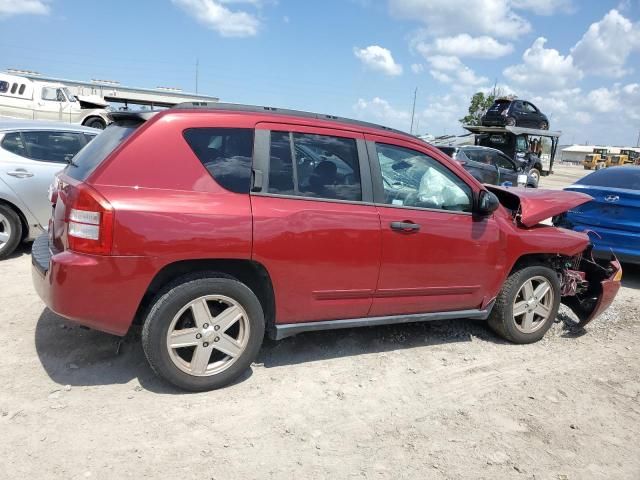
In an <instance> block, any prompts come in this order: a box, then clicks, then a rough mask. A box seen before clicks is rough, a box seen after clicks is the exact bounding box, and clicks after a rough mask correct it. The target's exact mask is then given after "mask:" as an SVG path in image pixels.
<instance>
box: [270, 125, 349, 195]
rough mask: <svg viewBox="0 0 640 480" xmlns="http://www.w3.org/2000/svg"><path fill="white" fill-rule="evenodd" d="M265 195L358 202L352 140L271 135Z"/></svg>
mask: <svg viewBox="0 0 640 480" xmlns="http://www.w3.org/2000/svg"><path fill="white" fill-rule="evenodd" d="M269 193H274V194H280V195H295V196H301V197H312V198H325V199H333V200H349V201H360V200H362V188H361V184H360V167H359V163H358V147H357V144H356V141H355V140H354V139H352V138H342V137H334V136H330V135H315V134H307V133H291V132H271V149H270V166H269Z"/></svg>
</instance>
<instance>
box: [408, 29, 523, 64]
mask: <svg viewBox="0 0 640 480" xmlns="http://www.w3.org/2000/svg"><path fill="white" fill-rule="evenodd" d="M414 48H415V49H416V50H417V51H418V52H420V53H422V54H423V55H434V54H437V55H455V56H457V57H475V58H499V57H503V56H505V55H508V54H510V53H511V52H512V51H513V45H511V44H509V43H500V42H499V41H497V40H496V39H494V38H492V37H489V36H486V35H483V36H480V37H472V36H471V35H469V34H467V33H461V34H459V35H456V36H454V37H440V38H436V39H434V40H433V41H432V42H430V43H426V42H420V41H418V42H416V43H415V45H414Z"/></svg>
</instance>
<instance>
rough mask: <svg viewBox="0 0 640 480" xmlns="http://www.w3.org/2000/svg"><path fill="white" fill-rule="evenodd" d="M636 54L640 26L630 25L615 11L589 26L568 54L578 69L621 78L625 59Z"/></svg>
mask: <svg viewBox="0 0 640 480" xmlns="http://www.w3.org/2000/svg"><path fill="white" fill-rule="evenodd" d="M637 50H640V22H638V23H636V24H633V23H632V22H631V21H630V20H629V19H627V18H625V17H624V16H622V15H621V14H620V12H618V11H617V10H611V11H610V12H609V13H607V14H606V15H605V16H604V17H603V18H602V20H600V21H599V22H595V23H592V24H591V26H590V27H589V29H588V30H587V32H586V33H585V34H584V36H583V37H582V39H580V41H579V42H578V43H577V44H576V45H575V47H573V49H572V50H571V54H572V55H573V58H574V59H575V63H576V65H577V66H578V67H580V68H582V69H584V70H585V71H587V72H589V73H593V74H597V75H602V76H609V77H622V76H624V75H626V74H627V73H629V71H630V70H629V69H626V68H625V63H626V61H627V58H628V57H629V55H630V54H631V53H632V52H633V51H637Z"/></svg>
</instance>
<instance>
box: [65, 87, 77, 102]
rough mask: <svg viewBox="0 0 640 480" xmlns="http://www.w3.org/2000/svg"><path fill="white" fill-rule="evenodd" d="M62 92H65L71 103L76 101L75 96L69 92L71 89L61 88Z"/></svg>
mask: <svg viewBox="0 0 640 480" xmlns="http://www.w3.org/2000/svg"><path fill="white" fill-rule="evenodd" d="M63 90H64V93H66V94H67V98H68V99H69V101H70V102H71V103H75V102H76V97H75V96H74V95H73V94H72V93H71V90H69V89H68V88H67V87H65V88H63Z"/></svg>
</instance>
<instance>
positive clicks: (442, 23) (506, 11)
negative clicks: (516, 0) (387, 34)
mask: <svg viewBox="0 0 640 480" xmlns="http://www.w3.org/2000/svg"><path fill="white" fill-rule="evenodd" d="M389 8H390V10H391V13H392V14H393V15H394V16H396V17H398V18H404V19H409V20H417V21H420V22H422V23H423V24H424V25H425V26H426V27H427V30H428V32H429V33H430V34H432V35H439V36H443V35H452V34H457V33H467V34H470V35H473V34H485V35H491V36H494V37H499V38H517V37H519V36H521V35H524V34H526V33H528V32H530V31H531V24H530V23H529V22H528V21H527V20H525V19H524V18H523V17H521V16H520V15H518V14H517V13H516V12H514V10H513V1H511V0H389Z"/></svg>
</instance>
